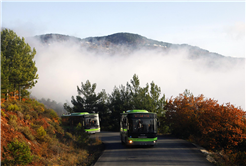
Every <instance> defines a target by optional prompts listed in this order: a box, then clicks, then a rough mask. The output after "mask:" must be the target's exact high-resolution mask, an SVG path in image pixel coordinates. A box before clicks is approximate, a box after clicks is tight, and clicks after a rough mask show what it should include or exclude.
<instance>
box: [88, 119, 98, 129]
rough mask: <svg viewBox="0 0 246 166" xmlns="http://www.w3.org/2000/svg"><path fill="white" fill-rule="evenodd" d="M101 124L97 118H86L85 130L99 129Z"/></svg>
mask: <svg viewBox="0 0 246 166" xmlns="http://www.w3.org/2000/svg"><path fill="white" fill-rule="evenodd" d="M98 126H99V122H98V117H97V116H89V117H85V128H86V129H91V128H98Z"/></svg>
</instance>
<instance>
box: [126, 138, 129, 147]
mask: <svg viewBox="0 0 246 166" xmlns="http://www.w3.org/2000/svg"><path fill="white" fill-rule="evenodd" d="M125 145H126V147H128V145H129V144H128V142H127V138H126V137H125Z"/></svg>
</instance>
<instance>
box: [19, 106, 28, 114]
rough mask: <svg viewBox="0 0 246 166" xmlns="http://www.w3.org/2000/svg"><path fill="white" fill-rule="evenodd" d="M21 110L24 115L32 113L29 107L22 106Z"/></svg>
mask: <svg viewBox="0 0 246 166" xmlns="http://www.w3.org/2000/svg"><path fill="white" fill-rule="evenodd" d="M21 109H22V112H23V113H24V114H27V113H30V108H29V107H28V106H27V105H21Z"/></svg>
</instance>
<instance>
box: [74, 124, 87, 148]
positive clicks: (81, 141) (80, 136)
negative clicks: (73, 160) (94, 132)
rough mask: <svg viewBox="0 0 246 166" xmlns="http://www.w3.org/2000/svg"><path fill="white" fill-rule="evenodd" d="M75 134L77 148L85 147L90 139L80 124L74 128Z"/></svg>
mask: <svg viewBox="0 0 246 166" xmlns="http://www.w3.org/2000/svg"><path fill="white" fill-rule="evenodd" d="M75 133H76V135H77V143H78V145H79V146H86V145H87V142H88V140H89V138H90V134H89V133H87V132H85V130H84V128H83V127H82V125H81V123H79V124H78V125H77V126H76V128H75Z"/></svg>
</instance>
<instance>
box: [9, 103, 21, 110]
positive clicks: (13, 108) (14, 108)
mask: <svg viewBox="0 0 246 166" xmlns="http://www.w3.org/2000/svg"><path fill="white" fill-rule="evenodd" d="M7 110H8V111H19V110H20V108H19V107H18V106H17V105H16V104H10V105H9V106H8V108H7Z"/></svg>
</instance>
